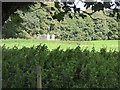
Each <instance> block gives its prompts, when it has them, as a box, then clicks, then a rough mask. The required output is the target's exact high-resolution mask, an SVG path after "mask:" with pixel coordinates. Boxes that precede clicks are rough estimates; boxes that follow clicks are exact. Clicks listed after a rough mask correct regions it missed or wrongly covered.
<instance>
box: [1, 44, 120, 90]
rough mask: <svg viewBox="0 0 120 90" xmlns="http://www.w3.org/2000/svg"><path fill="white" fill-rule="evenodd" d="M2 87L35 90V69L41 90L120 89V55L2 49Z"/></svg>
mask: <svg viewBox="0 0 120 90" xmlns="http://www.w3.org/2000/svg"><path fill="white" fill-rule="evenodd" d="M2 52H3V57H2V59H3V67H2V69H3V70H2V71H3V73H2V74H3V83H2V85H3V88H36V66H37V65H39V66H41V68H42V85H43V88H120V77H119V75H120V60H119V56H118V54H120V52H116V51H113V52H112V51H110V52H107V51H106V49H104V48H102V49H101V50H100V52H97V51H95V49H94V48H93V50H92V51H89V50H87V49H85V50H81V48H80V47H76V48H75V49H67V50H66V51H63V50H61V49H60V47H58V48H57V49H54V50H52V51H50V50H48V48H47V46H45V45H43V46H41V45H38V46H37V47H31V48H26V47H23V48H22V49H18V48H17V47H13V48H12V49H10V48H6V47H5V46H3V47H2Z"/></svg>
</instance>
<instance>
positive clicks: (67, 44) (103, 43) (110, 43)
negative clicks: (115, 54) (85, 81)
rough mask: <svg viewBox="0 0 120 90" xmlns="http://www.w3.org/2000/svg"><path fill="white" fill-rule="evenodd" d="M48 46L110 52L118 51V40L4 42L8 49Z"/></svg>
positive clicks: (50, 47)
mask: <svg viewBox="0 0 120 90" xmlns="http://www.w3.org/2000/svg"><path fill="white" fill-rule="evenodd" d="M119 41H120V40H119ZM40 43H41V44H46V45H47V46H48V48H49V49H50V50H52V49H55V48H57V47H58V46H61V48H62V49H67V48H75V47H77V46H81V47H82V49H85V48H86V47H88V49H90V50H91V48H92V47H93V46H94V47H95V49H96V50H97V51H99V49H100V48H102V47H107V49H108V50H110V49H116V50H117V51H118V40H97V41H47V40H39V39H28V40H26V39H6V40H2V44H1V45H3V44H5V45H6V47H10V48H11V47H13V46H15V45H16V46H18V48H22V47H23V46H26V47H31V46H33V45H35V46H36V45H39V44H40Z"/></svg>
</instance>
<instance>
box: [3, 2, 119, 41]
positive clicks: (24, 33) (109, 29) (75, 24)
mask: <svg viewBox="0 0 120 90" xmlns="http://www.w3.org/2000/svg"><path fill="white" fill-rule="evenodd" d="M85 12H87V13H91V12H92V10H91V9H87V10H86V11H85ZM60 13H61V14H60ZM65 13H66V12H65V9H64V8H63V7H61V8H58V7H56V3H54V2H44V3H34V4H32V5H29V7H28V8H26V6H25V7H24V8H21V9H17V10H16V11H15V12H14V14H11V16H10V17H9V18H8V20H7V21H6V23H5V24H4V25H3V38H33V37H34V35H38V34H47V33H48V32H49V33H50V34H55V35H56V38H58V39H62V40H100V39H102V40H103V39H104V40H107V39H119V37H118V32H119V30H120V29H119V27H118V24H119V21H118V19H117V16H116V15H115V16H111V13H113V11H110V10H107V11H105V12H104V13H105V14H104V13H103V12H102V11H99V12H97V11H96V12H94V13H93V14H91V15H88V14H87V13H73V12H71V11H68V12H67V13H66V14H65ZM106 15H107V16H106ZM91 17H92V18H91ZM48 28H50V29H49V31H48Z"/></svg>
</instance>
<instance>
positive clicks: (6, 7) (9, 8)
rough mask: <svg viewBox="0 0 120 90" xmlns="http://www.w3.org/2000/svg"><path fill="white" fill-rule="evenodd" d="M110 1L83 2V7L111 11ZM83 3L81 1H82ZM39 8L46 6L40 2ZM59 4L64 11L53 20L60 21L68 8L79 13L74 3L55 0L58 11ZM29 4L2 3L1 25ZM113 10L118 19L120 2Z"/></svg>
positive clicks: (94, 10) (29, 3)
mask: <svg viewBox="0 0 120 90" xmlns="http://www.w3.org/2000/svg"><path fill="white" fill-rule="evenodd" d="M78 1H82V0H78ZM110 1H111V0H109V2H105V1H104V2H103V3H101V2H95V1H94V0H91V2H90V1H88V0H85V1H84V3H85V7H86V8H90V7H92V10H93V12H92V13H94V12H96V11H100V10H104V9H105V8H109V9H111V6H113V4H111V2H110ZM82 2H83V1H82ZM40 3H41V6H42V7H44V6H46V4H43V2H40ZM60 3H62V5H63V6H62V8H63V9H64V11H60V12H59V13H56V14H55V15H54V16H53V18H56V19H58V20H62V19H63V17H64V16H65V14H66V13H68V11H70V8H73V10H74V12H80V8H77V7H76V5H75V3H74V1H71V0H69V1H67V2H58V0H56V2H55V7H56V8H57V9H58V10H60V9H61V6H60V5H59V4H60ZM31 4H34V3H31V2H3V3H2V11H3V12H2V24H4V23H5V21H6V20H7V19H8V18H9V16H10V15H11V14H13V13H14V12H15V11H16V10H17V9H22V8H23V7H24V6H29V5H31ZM70 4H73V6H70ZM114 5H115V8H113V9H112V10H113V15H115V14H117V18H120V13H119V8H118V7H119V6H120V2H119V1H117V0H115V3H114ZM83 13H86V14H88V15H91V14H92V13H87V12H85V11H83Z"/></svg>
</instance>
